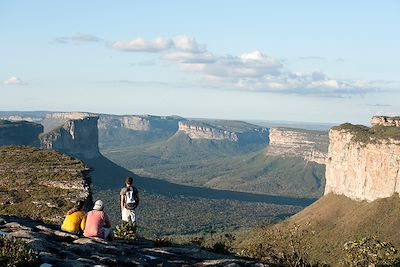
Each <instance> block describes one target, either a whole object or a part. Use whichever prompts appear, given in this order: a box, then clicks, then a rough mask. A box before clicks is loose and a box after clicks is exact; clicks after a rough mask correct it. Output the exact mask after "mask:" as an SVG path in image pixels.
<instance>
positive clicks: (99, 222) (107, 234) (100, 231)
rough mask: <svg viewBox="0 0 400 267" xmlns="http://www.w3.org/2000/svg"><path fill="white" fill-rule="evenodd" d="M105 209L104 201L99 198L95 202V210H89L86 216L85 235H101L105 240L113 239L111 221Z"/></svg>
mask: <svg viewBox="0 0 400 267" xmlns="http://www.w3.org/2000/svg"><path fill="white" fill-rule="evenodd" d="M103 209H104V207H103V201H101V200H97V201H96V202H95V203H94V207H93V210H91V211H89V212H88V214H87V216H86V226H85V231H84V232H83V235H84V236H86V237H99V238H103V239H105V240H107V239H112V235H111V222H110V219H109V218H108V216H107V214H106V213H105V212H104V211H103Z"/></svg>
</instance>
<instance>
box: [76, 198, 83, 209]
mask: <svg viewBox="0 0 400 267" xmlns="http://www.w3.org/2000/svg"><path fill="white" fill-rule="evenodd" d="M83 204H84V202H83V200H78V201H77V202H76V203H75V206H74V209H76V210H82V209H83Z"/></svg>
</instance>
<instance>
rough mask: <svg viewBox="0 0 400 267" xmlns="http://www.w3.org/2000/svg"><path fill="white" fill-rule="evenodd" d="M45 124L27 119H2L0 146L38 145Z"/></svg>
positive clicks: (0, 124) (0, 123) (0, 122)
mask: <svg viewBox="0 0 400 267" xmlns="http://www.w3.org/2000/svg"><path fill="white" fill-rule="evenodd" d="M42 132H43V126H42V125H40V124H37V123H33V122H27V121H16V122H12V121H8V120H0V146H7V145H20V146H34V147H38V146H39V145H40V142H39V134H41V133H42Z"/></svg>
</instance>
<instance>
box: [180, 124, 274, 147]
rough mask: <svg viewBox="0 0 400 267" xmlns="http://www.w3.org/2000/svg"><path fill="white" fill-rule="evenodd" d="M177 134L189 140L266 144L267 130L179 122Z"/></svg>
mask: <svg viewBox="0 0 400 267" xmlns="http://www.w3.org/2000/svg"><path fill="white" fill-rule="evenodd" d="M178 133H180V134H185V135H187V136H188V137H189V138H191V139H206V140H217V141H223V140H225V141H230V142H235V143H239V144H243V145H246V144H251V143H258V144H263V143H265V144H268V130H267V129H265V128H262V127H258V128H257V127H253V128H246V129H244V128H243V129H237V130H235V129H234V128H232V130H229V129H224V128H219V127H216V126H213V125H209V124H207V123H202V122H198V121H180V122H179V128H178Z"/></svg>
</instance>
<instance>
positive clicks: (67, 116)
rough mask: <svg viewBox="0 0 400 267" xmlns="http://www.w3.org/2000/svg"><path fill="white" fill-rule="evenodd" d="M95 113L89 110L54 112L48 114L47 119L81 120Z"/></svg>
mask: <svg viewBox="0 0 400 267" xmlns="http://www.w3.org/2000/svg"><path fill="white" fill-rule="evenodd" d="M93 115H94V114H92V113H88V112H54V113H49V114H46V119H61V120H66V121H67V120H79V119H84V118H86V117H90V116H93Z"/></svg>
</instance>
